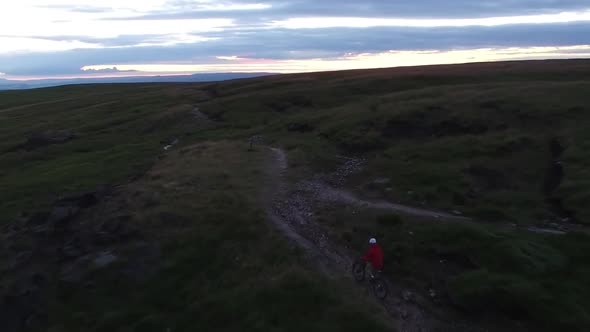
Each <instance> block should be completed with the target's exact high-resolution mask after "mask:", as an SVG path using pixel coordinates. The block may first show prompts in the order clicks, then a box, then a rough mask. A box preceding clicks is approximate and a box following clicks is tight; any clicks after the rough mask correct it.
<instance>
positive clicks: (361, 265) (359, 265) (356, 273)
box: [352, 262, 366, 282]
mask: <svg viewBox="0 0 590 332" xmlns="http://www.w3.org/2000/svg"><path fill="white" fill-rule="evenodd" d="M365 267H366V263H365V262H355V263H354V264H352V275H353V277H354V279H355V280H356V281H358V282H361V281H363V280H365Z"/></svg>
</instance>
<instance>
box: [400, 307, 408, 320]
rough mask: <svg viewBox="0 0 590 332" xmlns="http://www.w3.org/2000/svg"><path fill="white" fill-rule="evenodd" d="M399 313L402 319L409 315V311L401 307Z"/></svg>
mask: <svg viewBox="0 0 590 332" xmlns="http://www.w3.org/2000/svg"><path fill="white" fill-rule="evenodd" d="M399 315H400V317H401V318H402V319H403V320H406V319H408V317H410V313H409V312H408V311H407V310H406V309H401V310H400V312H399Z"/></svg>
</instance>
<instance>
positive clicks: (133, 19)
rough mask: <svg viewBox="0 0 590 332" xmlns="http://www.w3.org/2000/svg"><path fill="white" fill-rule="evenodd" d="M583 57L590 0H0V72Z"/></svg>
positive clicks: (162, 71)
mask: <svg viewBox="0 0 590 332" xmlns="http://www.w3.org/2000/svg"><path fill="white" fill-rule="evenodd" d="M554 58H590V0H477V1H476V0H411V1H401V0H362V1H360V0H359V1H350V0H268V1H266V0H217V1H214V0H101V1H96V0H15V1H1V2H0V79H2V78H5V79H39V78H72V77H108V76H138V75H176V74H190V73H211V72H276V73H293V72H310V71H324V70H342V69H356V68H380V67H395V66H411V65H426V64H448V63H464V62H479V61H500V60H524V59H554Z"/></svg>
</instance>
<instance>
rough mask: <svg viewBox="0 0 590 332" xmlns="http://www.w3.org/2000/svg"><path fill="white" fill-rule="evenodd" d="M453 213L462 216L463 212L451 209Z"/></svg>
mask: <svg viewBox="0 0 590 332" xmlns="http://www.w3.org/2000/svg"><path fill="white" fill-rule="evenodd" d="M453 214H454V215H456V216H462V215H463V212H461V211H458V210H453Z"/></svg>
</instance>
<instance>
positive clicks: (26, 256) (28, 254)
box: [10, 250, 33, 270]
mask: <svg viewBox="0 0 590 332" xmlns="http://www.w3.org/2000/svg"><path fill="white" fill-rule="evenodd" d="M31 258H33V252H32V251H30V250H26V251H23V252H21V253H19V254H18V255H16V256H15V257H14V261H13V262H12V264H11V265H10V269H11V270H15V269H18V268H20V267H22V266H24V265H26V264H28V263H29V262H30V261H31Z"/></svg>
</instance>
